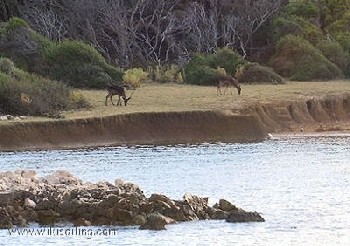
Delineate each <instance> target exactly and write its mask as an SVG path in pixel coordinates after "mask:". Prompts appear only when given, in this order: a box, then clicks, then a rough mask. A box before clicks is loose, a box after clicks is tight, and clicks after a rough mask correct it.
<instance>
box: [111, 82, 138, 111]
mask: <svg viewBox="0 0 350 246" xmlns="http://www.w3.org/2000/svg"><path fill="white" fill-rule="evenodd" d="M106 89H107V93H108V94H107V96H106V101H105V105H106V106H107V100H108V98H110V99H111V102H112V105H114V103H113V100H112V97H113V96H114V95H117V96H118V103H117V105H118V106H121V105H122V102H121V100H120V98H122V99H123V100H124V105H125V106H126V104H127V102H128V101H129V100H130V99H131V96H132V94H133V93H131V95H130V97H128V98H127V97H126V94H125V88H124V86H122V85H113V84H107V87H106Z"/></svg>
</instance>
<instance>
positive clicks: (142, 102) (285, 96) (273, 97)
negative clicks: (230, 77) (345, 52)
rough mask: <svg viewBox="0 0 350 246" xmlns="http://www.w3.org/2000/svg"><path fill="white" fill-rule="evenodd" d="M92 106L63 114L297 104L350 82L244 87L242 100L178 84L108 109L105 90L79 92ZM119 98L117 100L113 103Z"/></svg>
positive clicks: (138, 93)
mask: <svg viewBox="0 0 350 246" xmlns="http://www.w3.org/2000/svg"><path fill="white" fill-rule="evenodd" d="M79 92H80V93H82V94H83V95H84V97H85V98H86V99H87V100H88V101H89V102H90V103H91V105H92V108H90V109H87V110H78V111H67V112H62V116H64V117H65V118H67V119H75V118H84V117H94V116H108V115H116V114H126V113H136V112H165V111H191V110H213V109H230V110H235V109H237V110H239V109H240V108H243V107H245V106H247V105H251V104H255V103H268V102H274V103H276V102H279V101H296V100H300V99H301V98H305V97H313V96H322V95H327V94H341V93H345V92H350V81H331V82H288V83H287V84H285V85H264V84H259V85H244V84H243V85H242V94H241V95H240V96H239V95H238V94H237V90H236V89H232V93H233V95H231V94H230V92H229V91H228V92H227V93H226V95H222V96H218V95H217V94H216V87H205V86H191V85H179V84H143V85H142V86H141V88H138V89H136V90H134V91H132V90H128V91H127V95H130V93H132V92H133V95H132V99H131V100H130V101H129V104H128V106H127V107H125V106H112V105H111V103H110V101H108V106H105V97H106V95H107V93H106V91H104V90H79ZM117 101H118V97H117V96H115V97H114V102H115V103H116V102H117Z"/></svg>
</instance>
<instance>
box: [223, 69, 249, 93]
mask: <svg viewBox="0 0 350 246" xmlns="http://www.w3.org/2000/svg"><path fill="white" fill-rule="evenodd" d="M243 74H244V66H240V67H239V68H238V69H237V72H236V74H235V76H234V77H231V76H228V75H227V74H226V72H225V71H224V73H223V74H220V76H219V77H218V78H217V82H216V87H217V91H216V94H217V95H219V93H220V95H222V93H221V88H222V87H225V89H224V95H225V92H226V90H227V89H229V90H230V92H231V95H232V90H231V86H233V87H236V88H237V91H238V95H240V94H241V91H242V88H241V85H240V84H239V82H238V80H239V79H240V78H242V76H243Z"/></svg>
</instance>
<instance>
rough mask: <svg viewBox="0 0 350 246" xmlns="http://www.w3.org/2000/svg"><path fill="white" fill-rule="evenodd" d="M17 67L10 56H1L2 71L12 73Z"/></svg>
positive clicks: (0, 69) (0, 67)
mask: <svg viewBox="0 0 350 246" xmlns="http://www.w3.org/2000/svg"><path fill="white" fill-rule="evenodd" d="M14 69H15V64H14V63H13V61H11V60H10V59H8V58H5V57H0V72H3V73H5V74H12V73H13V71H14Z"/></svg>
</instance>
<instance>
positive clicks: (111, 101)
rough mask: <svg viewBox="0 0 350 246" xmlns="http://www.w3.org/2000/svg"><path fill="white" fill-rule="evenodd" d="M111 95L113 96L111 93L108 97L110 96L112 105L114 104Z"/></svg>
mask: <svg viewBox="0 0 350 246" xmlns="http://www.w3.org/2000/svg"><path fill="white" fill-rule="evenodd" d="M112 97H113V94H112V95H111V96H110V98H111V102H112V105H113V106H114V102H113V99H112Z"/></svg>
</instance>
